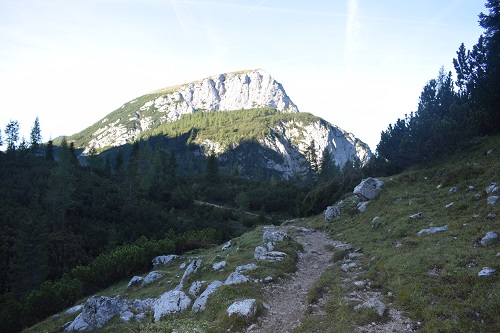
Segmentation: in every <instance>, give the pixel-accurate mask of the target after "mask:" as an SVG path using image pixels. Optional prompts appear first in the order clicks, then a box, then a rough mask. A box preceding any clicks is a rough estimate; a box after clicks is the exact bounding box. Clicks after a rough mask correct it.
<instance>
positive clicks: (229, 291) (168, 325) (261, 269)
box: [24, 227, 301, 333]
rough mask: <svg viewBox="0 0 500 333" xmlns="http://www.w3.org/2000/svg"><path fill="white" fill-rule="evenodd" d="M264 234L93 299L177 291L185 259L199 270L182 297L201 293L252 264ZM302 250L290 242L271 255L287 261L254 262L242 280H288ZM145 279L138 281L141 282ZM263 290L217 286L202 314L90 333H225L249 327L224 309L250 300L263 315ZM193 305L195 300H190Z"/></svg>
mask: <svg viewBox="0 0 500 333" xmlns="http://www.w3.org/2000/svg"><path fill="white" fill-rule="evenodd" d="M262 233H263V229H262V228H261V227H257V228H256V229H255V230H253V231H251V232H247V233H245V234H243V235H242V236H240V237H237V238H235V239H233V240H232V243H233V245H232V246H231V247H230V248H229V249H228V250H226V251H221V246H220V245H218V246H215V247H212V248H209V249H203V250H195V251H192V252H189V253H186V254H185V255H184V259H176V260H174V261H173V262H171V263H169V264H168V265H166V266H161V267H157V269H155V270H156V271H158V272H160V273H161V274H163V275H164V277H163V278H162V279H160V280H158V281H155V282H154V283H152V284H150V285H147V286H138V287H130V288H128V287H127V284H128V282H129V281H130V279H131V278H132V277H131V276H130V277H127V278H126V279H124V280H123V281H122V282H120V283H117V284H115V285H113V286H111V287H109V288H107V289H104V290H102V291H101V292H99V293H98V294H96V295H97V296H101V295H105V296H109V297H114V296H117V295H121V296H122V297H124V298H125V299H127V300H130V301H133V300H134V299H146V298H156V297H158V296H159V295H161V294H162V293H164V292H166V291H168V290H172V289H173V288H174V287H176V286H177V285H178V283H179V281H180V278H181V277H182V275H183V273H184V270H185V268H183V269H181V268H180V267H179V266H180V264H181V263H182V262H186V261H187V260H188V258H198V259H201V260H203V262H202V265H201V267H200V268H199V269H198V271H197V272H196V273H194V274H193V275H192V276H190V277H188V278H187V279H186V280H185V282H184V284H183V290H184V291H185V292H186V293H187V292H188V290H189V287H190V286H191V283H192V282H194V281H206V282H205V284H204V287H206V286H207V285H208V284H209V283H210V282H211V281H214V280H220V281H222V282H224V281H225V279H226V278H227V277H228V276H229V274H230V273H232V272H234V271H235V269H236V267H238V266H240V265H245V264H249V263H252V262H255V260H254V258H253V254H254V249H255V247H256V246H258V245H261V244H262ZM300 249H301V247H300V245H299V244H298V243H296V242H295V241H293V240H287V241H283V242H281V243H278V244H277V245H276V250H278V251H283V252H286V253H287V254H288V256H287V258H286V259H285V260H283V261H282V262H275V263H268V262H257V263H256V264H257V265H258V268H257V269H256V270H253V271H247V272H245V273H244V275H245V276H247V277H249V278H251V279H263V278H265V277H267V276H272V277H273V280H274V281H276V280H277V279H280V278H286V277H287V274H289V273H292V272H294V271H295V270H296V262H297V260H298V255H297V253H296V251H297V250H300ZM222 260H225V261H226V262H227V265H226V267H225V268H224V269H222V270H221V271H217V272H216V271H214V270H213V269H212V265H213V263H215V262H219V261H222ZM145 275H146V274H144V275H143V276H145ZM262 287H263V285H262V284H255V283H251V282H249V283H243V284H238V285H230V286H222V287H220V288H219V289H218V290H217V291H216V292H214V293H213V294H212V295H210V297H209V299H208V303H207V309H206V311H205V312H202V313H198V314H194V313H192V312H191V311H190V308H189V309H188V310H186V311H184V312H183V313H180V314H175V315H167V316H164V317H162V319H161V320H160V321H159V322H158V323H153V316H152V314H149V315H148V316H147V317H146V319H145V320H144V321H143V322H142V323H137V322H135V321H132V322H130V323H123V322H121V320H120V319H119V318H118V317H116V318H113V320H112V321H111V322H109V323H108V324H107V325H106V326H105V327H103V328H100V329H96V330H95V331H94V332H97V333H101V332H116V331H119V332H134V333H139V332H141V333H150V332H170V331H172V329H175V330H176V332H184V331H185V332H207V333H211V332H222V331H226V330H227V329H229V328H231V329H233V330H234V329H240V328H243V327H245V326H248V325H249V324H250V323H251V322H250V321H246V320H243V319H239V318H235V317H232V318H229V317H228V316H227V314H226V309H227V308H228V307H229V306H230V305H231V304H232V303H233V302H234V301H237V300H243V299H247V298H255V299H257V300H258V304H259V307H258V313H262V312H263V311H264V307H263V305H262V301H263V300H262V295H263V293H262V289H261V288H262ZM85 301H86V299H82V300H80V301H79V302H77V304H82V303H84V302H85ZM193 301H194V299H193ZM76 315H77V314H72V315H64V314H63V313H61V314H60V315H59V317H57V318H52V317H51V318H48V319H46V320H45V321H43V322H41V323H39V324H37V325H35V326H34V327H32V328H30V329H26V330H25V331H24V332H26V333H28V332H37V333H38V332H59V330H60V328H61V327H62V326H63V325H64V324H65V323H67V322H68V321H72V320H73V319H74V318H75V317H76Z"/></svg>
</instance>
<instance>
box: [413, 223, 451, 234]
mask: <svg viewBox="0 0 500 333" xmlns="http://www.w3.org/2000/svg"><path fill="white" fill-rule="evenodd" d="M446 230H448V225H444V226H442V227H431V228H427V229H422V230H420V231H419V232H417V235H419V236H420V235H422V234H435V233H436V232H440V231H446Z"/></svg>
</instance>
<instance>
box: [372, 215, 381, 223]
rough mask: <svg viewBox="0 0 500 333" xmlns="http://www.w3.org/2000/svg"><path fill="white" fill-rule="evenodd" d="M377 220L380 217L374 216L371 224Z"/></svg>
mask: <svg viewBox="0 0 500 333" xmlns="http://www.w3.org/2000/svg"><path fill="white" fill-rule="evenodd" d="M378 219H380V216H375V217H374V218H373V219H372V223H375V222H376V221H377V220H378Z"/></svg>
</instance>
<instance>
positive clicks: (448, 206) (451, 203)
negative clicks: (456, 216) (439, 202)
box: [446, 202, 455, 209]
mask: <svg viewBox="0 0 500 333" xmlns="http://www.w3.org/2000/svg"><path fill="white" fill-rule="evenodd" d="M453 205H455V203H454V202H450V203H449V204H447V205H446V209H448V208H451V207H453Z"/></svg>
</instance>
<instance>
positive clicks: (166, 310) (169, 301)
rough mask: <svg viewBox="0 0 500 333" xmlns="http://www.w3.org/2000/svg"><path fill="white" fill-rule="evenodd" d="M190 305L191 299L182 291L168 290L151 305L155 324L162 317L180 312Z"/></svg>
mask: <svg viewBox="0 0 500 333" xmlns="http://www.w3.org/2000/svg"><path fill="white" fill-rule="evenodd" d="M189 305H191V299H190V298H189V296H188V295H186V293H184V292H183V291H182V290H170V291H167V292H165V293H163V294H161V296H160V297H158V299H157V300H156V301H155V302H154V303H153V311H154V319H155V322H157V321H158V320H160V318H161V317H162V316H163V315H166V314H170V313H177V312H182V311H184V310H185V309H187V308H188V307H189Z"/></svg>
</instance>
